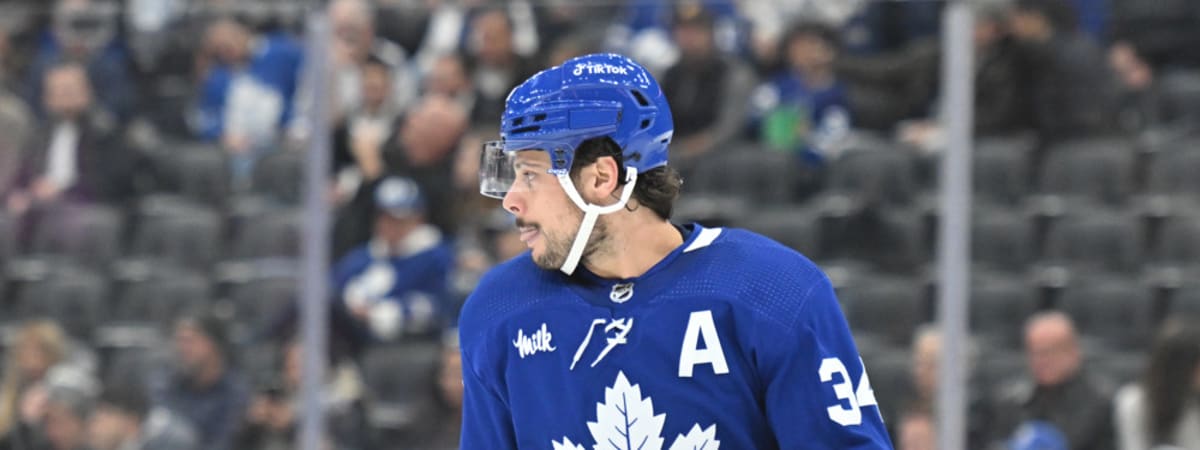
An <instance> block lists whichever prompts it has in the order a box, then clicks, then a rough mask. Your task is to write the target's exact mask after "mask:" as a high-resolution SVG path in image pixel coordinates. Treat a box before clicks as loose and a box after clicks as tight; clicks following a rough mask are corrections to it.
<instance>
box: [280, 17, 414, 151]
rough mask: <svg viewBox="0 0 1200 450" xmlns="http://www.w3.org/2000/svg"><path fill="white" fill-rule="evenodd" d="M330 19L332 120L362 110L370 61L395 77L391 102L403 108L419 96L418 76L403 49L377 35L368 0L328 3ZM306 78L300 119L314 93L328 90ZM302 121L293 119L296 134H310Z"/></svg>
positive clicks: (298, 135) (300, 135)
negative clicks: (360, 108) (417, 93)
mask: <svg viewBox="0 0 1200 450" xmlns="http://www.w3.org/2000/svg"><path fill="white" fill-rule="evenodd" d="M328 12H329V21H330V25H331V26H332V27H333V42H332V44H331V48H330V51H331V52H332V53H331V55H330V64H331V66H332V67H331V69H332V74H331V75H332V77H331V78H330V79H329V83H330V85H331V87H332V92H328V94H329V95H330V97H329V99H330V104H329V105H328V107H329V109H330V110H331V111H332V116H331V119H333V121H334V123H337V122H338V121H339V120H341V119H342V118H343V117H345V116H346V115H347V114H350V113H351V112H352V111H356V110H358V109H359V107H360V105H361V104H362V102H363V92H362V86H363V83H362V77H363V68H364V66H365V65H366V63H367V61H368V60H371V59H374V60H376V61H380V62H382V63H383V64H385V65H386V66H387V67H388V69H389V72H390V74H391V77H392V83H391V84H392V88H391V96H392V100H391V104H393V105H395V107H397V108H400V109H401V110H403V109H404V108H407V107H408V106H409V104H410V103H411V102H412V101H413V99H414V98H415V97H416V92H417V77H416V75H415V71H414V69H413V67H412V62H411V61H409V58H408V54H407V52H405V50H404V48H402V47H400V46H399V45H396V44H395V43H393V42H391V41H389V40H387V39H385V38H383V37H381V36H378V35H377V34H376V32H375V14H374V10H373V8H372V6H371V2H369V1H367V0H333V1H332V2H330V3H329V9H328ZM310 84H311V83H308V82H307V81H306V84H305V85H304V87H303V89H301V92H300V95H301V98H300V99H299V102H301V103H300V107H301V108H302V109H303V111H302V114H301V116H300V117H297V118H298V119H305V116H307V115H308V113H309V111H310V110H311V107H312V104H311V102H312V99H313V96H312V94H313V93H314V92H327V91H329V90H330V88H328V87H320V88H317V87H315V86H311V85H310ZM306 126H307V125H306V124H305V123H304V122H303V121H299V122H293V128H292V131H293V134H294V137H299V138H303V137H306V136H307V128H306Z"/></svg>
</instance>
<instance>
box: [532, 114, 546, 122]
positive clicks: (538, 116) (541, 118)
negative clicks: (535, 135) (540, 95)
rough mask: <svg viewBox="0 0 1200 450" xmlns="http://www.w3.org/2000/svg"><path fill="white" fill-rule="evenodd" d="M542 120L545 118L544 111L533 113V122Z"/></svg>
mask: <svg viewBox="0 0 1200 450" xmlns="http://www.w3.org/2000/svg"><path fill="white" fill-rule="evenodd" d="M543 120H546V113H540V114H535V115H534V116H533V121H534V122H541V121H543Z"/></svg>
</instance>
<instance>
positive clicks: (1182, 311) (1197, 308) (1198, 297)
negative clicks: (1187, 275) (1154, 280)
mask: <svg viewBox="0 0 1200 450" xmlns="http://www.w3.org/2000/svg"><path fill="white" fill-rule="evenodd" d="M1179 316H1185V317H1191V318H1193V319H1198V320H1200V284H1195V283H1189V284H1187V285H1184V286H1183V287H1181V288H1179V289H1177V290H1175V292H1173V293H1172V295H1171V298H1170V301H1169V303H1168V304H1167V311H1166V317H1179Z"/></svg>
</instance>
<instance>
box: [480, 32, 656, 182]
mask: <svg viewBox="0 0 1200 450" xmlns="http://www.w3.org/2000/svg"><path fill="white" fill-rule="evenodd" d="M674 130H675V125H674V122H673V121H672V119H671V108H670V106H669V105H668V104H667V99H666V96H664V95H663V92H662V88H660V87H659V85H658V82H657V81H655V80H654V77H653V76H652V75H650V72H648V71H647V70H646V69H645V68H644V67H642V66H641V65H640V64H638V63H637V62H635V61H633V60H632V59H630V58H628V57H626V56H622V55H617V54H612V53H601V54H591V55H586V56H580V57H577V58H573V59H570V60H568V61H566V62H564V63H563V64H562V65H560V66H555V67H552V68H549V69H546V70H543V71H541V72H539V73H538V74H537V75H534V76H533V77H531V78H530V79H529V80H527V81H525V82H524V83H522V84H521V85H520V86H517V87H516V88H515V89H513V91H512V92H511V93H510V94H509V96H508V100H507V101H506V102H505V109H504V115H503V117H502V118H501V123H500V136H501V140H500V141H496V142H490V143H488V144H487V145H486V146H485V149H484V157H483V164H482V165H481V167H480V170H481V173H480V175H481V180H480V191H481V193H483V194H484V195H487V196H489V197H495V198H503V197H504V194H505V193H506V191H507V189H508V187H509V186H511V182H512V179H513V175H512V173H511V171H512V170H511V157H512V154H513V153H514V152H517V151H522V150H542V151H546V152H550V156H551V158H550V160H551V165H552V168H551V169H550V173H553V174H556V175H567V174H568V173H569V172H570V170H571V164H572V162H573V161H574V159H575V150H576V149H577V148H578V147H579V144H581V143H583V141H585V140H588V139H592V138H598V137H609V138H611V139H612V140H613V142H615V143H616V144H617V146H619V147H620V148H621V151H622V159H623V160H624V165H625V167H627V168H633V169H636V172H642V173H644V172H646V171H648V170H650V169H654V168H656V167H661V166H664V165H666V164H667V146H668V144H670V142H671V136H672V134H673V133H674Z"/></svg>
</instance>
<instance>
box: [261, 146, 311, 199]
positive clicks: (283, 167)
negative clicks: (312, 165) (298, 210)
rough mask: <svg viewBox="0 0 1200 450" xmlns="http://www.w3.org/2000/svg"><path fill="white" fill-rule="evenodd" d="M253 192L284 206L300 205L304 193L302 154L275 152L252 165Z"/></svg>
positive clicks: (285, 151)
mask: <svg viewBox="0 0 1200 450" xmlns="http://www.w3.org/2000/svg"><path fill="white" fill-rule="evenodd" d="M253 177H254V179H253V187H254V192H256V193H258V194H260V195H264V196H266V197H267V198H269V199H270V200H271V201H273V202H277V203H280V204H284V205H296V204H299V203H300V200H301V198H302V197H303V193H304V153H303V152H297V151H287V150H279V151H275V152H273V153H271V154H269V155H267V156H265V157H263V158H262V159H261V160H259V161H258V163H256V164H255V165H254V175H253Z"/></svg>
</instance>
